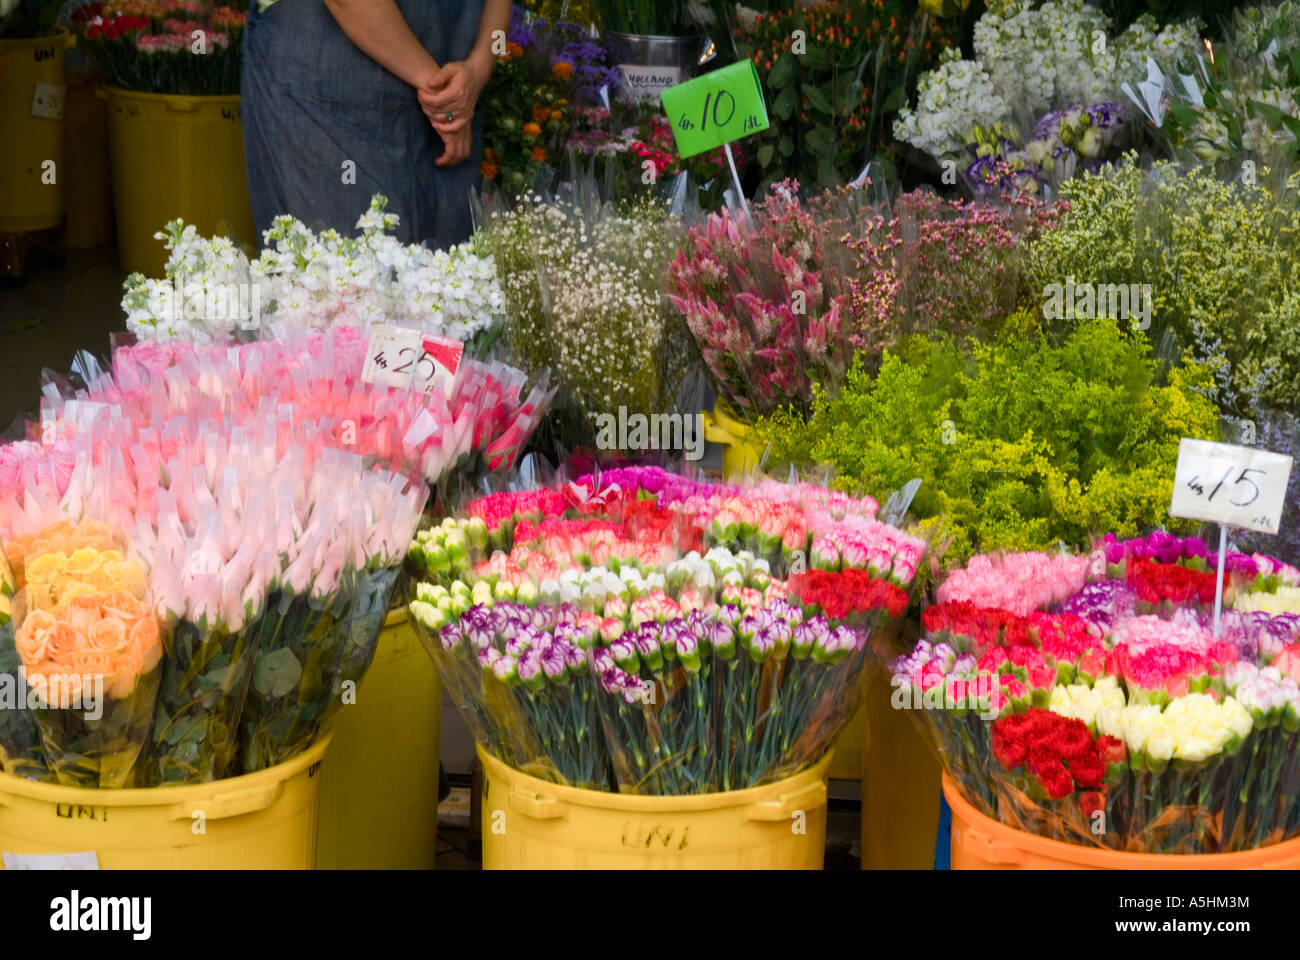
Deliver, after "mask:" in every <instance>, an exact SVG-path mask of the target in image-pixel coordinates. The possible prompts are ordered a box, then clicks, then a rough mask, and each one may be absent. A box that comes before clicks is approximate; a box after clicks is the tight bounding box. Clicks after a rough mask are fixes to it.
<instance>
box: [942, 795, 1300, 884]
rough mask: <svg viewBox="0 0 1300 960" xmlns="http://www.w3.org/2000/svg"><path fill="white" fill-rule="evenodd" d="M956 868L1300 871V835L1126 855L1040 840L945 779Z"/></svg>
mask: <svg viewBox="0 0 1300 960" xmlns="http://www.w3.org/2000/svg"><path fill="white" fill-rule="evenodd" d="M943 795H944V796H945V797H947V798H948V806H950V807H952V868H953V869H954V870H1300V837H1297V838H1295V839H1293V840H1287V841H1285V842H1283V843H1275V844H1271V845H1270V846H1267V847H1260V848H1259V849H1258V850H1242V851H1240V852H1238V853H1198V854H1159V853H1123V852H1121V851H1119V850H1099V849H1096V848H1094V847H1082V846H1077V845H1075V844H1072V843H1063V842H1062V841H1060V840H1050V839H1048V838H1047V837H1036V836H1034V835H1033V834H1030V833H1025V832H1024V831H1023V830H1018V829H1016V828H1015V827H1010V826H1007V825H1006V824H1005V823H998V821H996V820H993V819H991V818H990V817H986V816H984V814H982V813H980V812H979V811H978V810H976V809H975V808H974V807H973V806H972V805H971V804H970V802H969V801H967V799H966V798H965V797H964V796H962V793H961V791H960V790H959V789H957V785H956V784H955V783H953V782H952V781H951V780H950V779H948V777H947V775H945V776H944V778H943Z"/></svg>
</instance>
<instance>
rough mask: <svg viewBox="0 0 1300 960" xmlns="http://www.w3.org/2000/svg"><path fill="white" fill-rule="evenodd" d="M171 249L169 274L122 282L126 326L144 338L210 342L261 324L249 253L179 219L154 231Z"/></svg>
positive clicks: (258, 292)
mask: <svg viewBox="0 0 1300 960" xmlns="http://www.w3.org/2000/svg"><path fill="white" fill-rule="evenodd" d="M154 237H155V238H156V239H158V240H162V241H163V245H164V246H165V247H166V249H167V250H168V251H169V253H170V255H169V257H168V260H167V267H166V271H165V274H166V275H165V277H164V278H163V279H155V278H147V277H145V276H144V275H143V274H140V273H133V274H131V275H130V276H128V277H127V278H126V281H125V282H124V283H123V285H122V286H123V290H124V295H123V297H122V309H123V310H124V311H126V328H127V330H128V331H130V332H131V333H133V334H135V335H136V336H137V337H139V338H141V339H148V340H164V341H165V340H186V341H190V342H193V343H210V342H212V341H214V340H225V339H229V338H230V337H231V336H233V335H234V334H235V332H236V331H237V330H246V329H251V328H253V327H255V326H256V325H257V321H258V315H259V313H260V303H261V296H260V295H261V293H262V290H261V288H260V286H259V285H258V284H257V283H256V282H255V281H254V280H253V278H252V276H251V273H250V270H249V263H248V257H246V256H245V255H244V251H243V250H241V249H239V247H237V246H236V245H235V243H234V242H233V241H231V240H230V239H229V238H227V237H210V238H208V237H201V236H199V235H198V231H197V230H195V228H194V227H193V226H192V225H190V226H186V225H185V223H184V222H183V221H181V220H173V221H171V222H170V223H168V224H167V226H166V228H164V229H163V230H161V231H159V232H158V233H155V234H154Z"/></svg>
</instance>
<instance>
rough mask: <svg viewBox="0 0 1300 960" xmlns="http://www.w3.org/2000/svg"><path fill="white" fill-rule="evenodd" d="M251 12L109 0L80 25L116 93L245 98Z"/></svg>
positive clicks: (77, 19)
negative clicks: (242, 75) (243, 68)
mask: <svg viewBox="0 0 1300 960" xmlns="http://www.w3.org/2000/svg"><path fill="white" fill-rule="evenodd" d="M247 20H248V13H247V11H246V10H242V9H236V8H235V7H231V6H224V5H220V4H216V3H212V2H209V0H108V2H105V3H103V4H99V3H91V4H87V5H85V6H81V7H79V8H77V10H76V12H75V13H74V14H73V25H74V26H75V27H76V29H77V33H78V35H79V37H80V40H81V42H82V44H83V45H84V46H85V47H86V49H87V50H88V51H89V52H90V56H91V57H92V58H93V59H94V60H95V62H96V63H97V64H98V65H99V67H100V69H101V70H103V71H104V74H105V75H106V76H107V78H108V83H109V85H110V86H113V87H117V88H119V89H122V90H135V91H139V92H142V93H171V94H182V95H185V96H213V95H218V96H226V95H230V94H237V93H239V59H240V58H239V54H240V49H239V48H240V42H241V39H242V37H243V32H244V25H245V23H246V22H247Z"/></svg>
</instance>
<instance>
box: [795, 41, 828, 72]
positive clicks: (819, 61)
mask: <svg viewBox="0 0 1300 960" xmlns="http://www.w3.org/2000/svg"><path fill="white" fill-rule="evenodd" d="M799 61H800V62H801V63H802V64H803V67H804V69H806V70H822V69H824V68H825V67H827V66H829V65H830V57H829V56H828V55H827V53H826V48H825V47H824V46H822V45H821V44H820V43H814V44H811V45H810V46H809V47H808V49H807V50H805V51H804V53H803V56H801V57H800V58H799Z"/></svg>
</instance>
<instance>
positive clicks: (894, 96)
mask: <svg viewBox="0 0 1300 960" xmlns="http://www.w3.org/2000/svg"><path fill="white" fill-rule="evenodd" d="M906 105H907V88H906V87H903V86H897V87H895V88H894V89H893V90H890V91H889V93H888V94H887V95H886V96H885V99H884V101H883V102H882V103H881V104H880V112H881V113H893V112H894V111H895V110H901V109H902V108H903V107H904V106H906Z"/></svg>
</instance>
